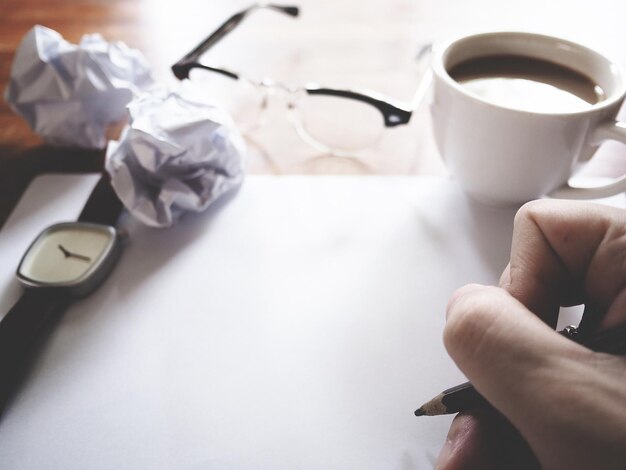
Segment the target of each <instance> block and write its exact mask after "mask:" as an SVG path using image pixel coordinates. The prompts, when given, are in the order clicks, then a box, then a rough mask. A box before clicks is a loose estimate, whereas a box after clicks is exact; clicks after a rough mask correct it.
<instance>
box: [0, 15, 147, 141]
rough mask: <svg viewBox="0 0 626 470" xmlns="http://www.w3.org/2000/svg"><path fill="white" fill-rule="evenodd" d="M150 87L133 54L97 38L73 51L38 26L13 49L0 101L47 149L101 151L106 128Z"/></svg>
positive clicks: (141, 59) (71, 46) (84, 40)
mask: <svg viewBox="0 0 626 470" xmlns="http://www.w3.org/2000/svg"><path fill="white" fill-rule="evenodd" d="M152 83H153V81H152V78H151V75H150V68H149V65H148V63H147V62H146V60H145V58H144V56H143V55H142V54H141V52H139V51H138V50H136V49H131V48H129V47H127V46H126V45H125V44H124V43H122V42H114V43H108V42H106V41H105V40H104V39H103V38H102V37H101V36H100V35H99V34H92V35H85V36H83V38H82V39H81V41H80V44H78V45H75V44H71V43H69V42H67V41H66V40H64V39H63V37H62V36H61V35H60V34H59V33H57V32H56V31H53V30H51V29H49V28H46V27H43V26H39V25H38V26H35V27H34V28H33V29H31V30H30V31H29V32H28V33H27V34H26V36H25V37H24V39H23V40H22V42H21V44H20V46H19V47H18V49H17V52H16V55H15V59H14V61H13V66H12V67H11V77H10V81H9V86H8V87H7V89H6V91H5V99H6V101H7V103H8V104H9V105H10V106H11V108H12V109H13V111H15V112H16V113H17V114H19V115H20V116H22V117H23V118H24V119H25V120H26V121H27V122H28V124H30V126H31V127H32V129H33V130H34V131H35V132H36V133H37V134H39V135H40V136H41V137H42V138H43V139H44V140H46V141H47V142H49V143H51V144H55V145H68V146H80V147H86V148H104V147H105V146H106V142H107V139H106V130H107V125H109V124H111V123H116V122H118V121H121V120H122V119H123V118H124V117H125V115H126V110H125V107H126V104H128V102H129V101H130V100H131V99H132V97H133V95H134V94H135V93H136V92H138V91H139V90H141V89H144V88H146V87H148V86H150V85H151V84H152Z"/></svg>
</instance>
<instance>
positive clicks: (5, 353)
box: [0, 289, 70, 412]
mask: <svg viewBox="0 0 626 470" xmlns="http://www.w3.org/2000/svg"><path fill="white" fill-rule="evenodd" d="M69 300H70V299H69V296H68V295H67V294H65V293H64V292H63V291H58V290H56V291H53V290H49V289H27V290H25V291H24V293H23V294H22V296H21V297H20V299H19V300H18V301H17V303H16V304H15V305H14V306H13V307H12V308H11V310H9V313H7V314H6V315H5V316H4V318H3V319H2V321H1V322H0V412H1V410H2V409H4V405H5V403H6V401H7V398H8V397H9V395H10V394H11V392H12V390H13V388H14V387H15V384H16V382H17V381H19V379H20V376H21V372H22V371H23V370H24V369H25V366H26V365H27V364H28V362H29V359H30V357H31V356H30V353H31V351H34V350H35V349H36V348H34V346H35V345H36V344H37V342H38V339H39V338H40V337H41V335H42V333H43V332H44V331H46V328H45V326H46V324H47V323H51V322H53V321H54V319H55V318H57V317H58V315H59V314H60V313H61V312H62V311H63V310H64V309H65V308H66V307H67V305H68V304H69Z"/></svg>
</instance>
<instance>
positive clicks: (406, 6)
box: [0, 0, 626, 225]
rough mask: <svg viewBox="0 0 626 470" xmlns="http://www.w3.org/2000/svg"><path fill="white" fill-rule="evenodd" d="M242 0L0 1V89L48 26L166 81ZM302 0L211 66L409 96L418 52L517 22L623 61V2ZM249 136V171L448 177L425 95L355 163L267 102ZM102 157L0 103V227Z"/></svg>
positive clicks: (609, 155) (259, 17)
mask: <svg viewBox="0 0 626 470" xmlns="http://www.w3.org/2000/svg"><path fill="white" fill-rule="evenodd" d="M249 4H250V2H249V1H240V0H236V1H235V0H228V1H227V0H208V1H207V0H204V1H200V0H177V1H175V2H170V1H165V0H91V1H82V2H79V1H72V0H64V1H54V2H52V1H49V0H2V7H1V11H2V15H1V16H0V88H2V89H4V88H5V87H6V84H7V81H8V77H9V72H10V67H11V62H12V59H13V55H14V52H15V49H16V47H17V46H18V44H19V42H20V40H21V38H22V37H23V35H24V34H25V33H26V32H27V31H28V30H29V29H30V28H31V27H32V26H33V25H35V24H42V25H45V26H48V27H50V28H52V29H55V30H56V31H58V32H60V33H61V34H62V35H63V36H64V37H65V38H66V39H67V40H69V41H71V42H78V41H79V40H80V38H81V36H82V35H83V34H86V33H91V32H99V33H101V34H102V35H103V36H104V37H105V38H106V39H107V40H122V41H124V42H126V43H127V44H129V45H130V46H133V47H136V48H139V49H141V50H142V51H143V52H144V53H145V54H146V56H147V58H148V59H149V61H150V62H151V64H152V65H153V68H154V71H155V76H156V78H157V79H158V80H159V81H162V82H165V83H174V81H175V79H174V78H173V76H172V74H171V72H170V69H169V67H170V66H171V65H172V64H173V63H174V62H175V61H176V60H177V59H179V58H180V57H181V56H182V55H183V54H184V53H185V52H187V51H188V50H189V49H190V48H191V47H192V46H194V45H195V44H197V43H198V42H199V41H200V40H201V39H203V38H204V37H205V36H206V35H207V34H208V33H209V32H211V31H212V30H213V29H215V28H216V27H217V26H218V25H219V24H220V23H221V22H223V21H224V20H225V19H226V18H227V17H228V16H230V15H231V14H232V13H234V12H236V11H238V10H240V9H243V8H244V7H246V6H248V5H249ZM298 5H299V6H300V7H301V14H300V17H299V18H297V19H292V18H288V17H276V16H275V14H273V13H266V12H259V13H258V14H255V15H253V16H252V17H251V18H249V19H248V20H246V22H245V24H244V25H242V26H241V28H240V30H237V31H236V32H235V33H234V34H233V35H232V37H229V38H227V39H226V40H225V41H224V42H223V44H220V45H219V46H218V47H216V48H215V49H214V50H212V51H211V52H210V57H211V61H212V63H219V64H223V65H227V66H228V67H230V68H234V69H236V70H240V71H245V73H247V74H250V75H253V76H255V77H259V78H263V77H268V76H269V77H273V78H276V79H280V80H282V81H287V82H290V83H305V82H309V81H314V82H318V83H321V84H326V85H333V86H337V85H338V86H349V87H351V88H355V87H356V88H368V89H373V90H376V91H379V92H381V93H384V94H386V95H389V96H391V97H395V98H397V99H400V100H405V101H409V100H410V99H411V98H412V96H413V93H414V91H415V89H416V87H417V85H418V83H419V79H420V76H421V71H420V70H419V68H418V67H416V64H415V62H414V57H415V53H416V51H417V50H418V48H419V47H420V46H421V45H424V44H429V43H433V42H437V41H440V40H443V39H445V38H448V37H450V36H453V35H456V34H463V33H467V32H475V31H481V30H496V29H523V30H531V31H537V32H544V33H548V34H553V35H560V36H563V37H567V38H569V39H573V40H577V41H580V42H583V43H585V44H588V45H590V46H591V47H595V48H598V49H599V50H601V51H603V52H605V53H607V54H609V55H610V56H612V57H614V58H615V59H616V60H617V61H618V62H620V63H621V64H624V65H626V28H624V25H623V21H624V20H623V18H625V17H626V4H625V3H623V2H620V1H617V0H596V1H594V2H589V1H586V0H569V1H554V2H545V1H544V0H529V1H525V2H515V3H511V2H501V1H496V0H478V1H473V2H462V1H446V2H441V1H434V0H359V1H357V0H342V1H340V2H337V1H330V0H301V1H300V2H298ZM273 15H274V16H273ZM279 16H280V15H279ZM249 142H250V155H249V161H248V168H249V171H250V172H251V173H270V174H298V173H300V174H302V173H305V174H333V173H359V174H362V173H370V174H371V173H374V174H444V173H445V170H444V167H443V165H442V163H441V161H440V159H439V157H438V154H437V151H436V149H435V148H434V145H433V142H432V139H431V133H430V123H429V117H428V110H427V106H424V104H423V103H422V105H421V106H419V107H418V108H417V109H416V111H415V113H414V116H413V118H412V120H411V122H410V124H409V125H407V126H403V127H401V128H395V129H393V130H389V131H388V132H387V133H386V135H385V137H384V139H383V141H382V142H381V143H380V145H378V146H377V147H376V148H373V149H369V150H367V151H366V152H362V153H359V154H356V155H355V158H354V159H346V158H338V157H333V156H329V155H324V154H320V152H318V151H316V150H315V149H312V148H311V147H309V146H307V144H305V143H303V142H301V140H300V139H299V138H298V137H297V136H296V134H295V132H294V131H293V128H292V127H291V126H290V125H289V123H288V121H287V119H285V112H284V109H282V108H277V109H272V110H271V112H270V113H269V119H268V122H267V123H266V124H265V126H264V128H262V129H260V130H258V131H257V132H255V134H254V135H253V136H252V138H251V139H250V141H249ZM606 147H607V148H605V149H603V150H602V151H601V153H602V154H603V155H602V156H603V157H604V158H603V159H601V160H602V162H603V163H602V164H599V165H597V168H599V169H596V171H597V172H598V173H599V174H605V173H616V172H622V171H624V170H626V165H625V164H624V163H622V160H626V159H624V156H625V155H626V151H625V150H624V149H623V148H621V147H619V146H617V145H615V146H613V145H608V146H606ZM103 158H104V152H102V151H85V150H77V149H59V148H52V147H50V146H47V145H44V144H43V143H42V141H41V140H40V139H39V138H38V137H37V136H35V135H34V134H33V133H32V131H31V130H30V129H29V128H28V126H27V125H26V124H25V122H24V121H23V120H22V119H21V118H19V117H16V116H15V115H14V114H13V113H12V111H11V110H10V109H9V107H8V106H7V105H6V104H5V103H4V102H2V103H0V165H1V168H2V170H1V171H0V225H1V224H2V223H3V222H4V220H5V219H6V216H7V214H8V210H9V208H10V207H12V206H13V204H14V202H15V200H16V198H18V197H19V195H20V194H21V193H22V191H23V189H24V187H25V185H26V184H27V183H28V182H29V181H30V180H31V178H32V177H33V175H35V174H39V173H42V172H50V171H65V172H68V171H69V172H84V171H94V170H99V169H100V168H101V167H102V162H103ZM599 161H600V159H599ZM607 162H608V163H607Z"/></svg>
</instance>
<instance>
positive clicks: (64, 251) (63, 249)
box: [57, 244, 71, 258]
mask: <svg viewBox="0 0 626 470" xmlns="http://www.w3.org/2000/svg"><path fill="white" fill-rule="evenodd" d="M57 246H58V247H59V250H61V251H62V252H63V254H64V255H65V257H66V258H68V257H69V256H70V254H71V253H70V252H69V251H67V250H66V249H65V248H63V245H61V244H59V245H57Z"/></svg>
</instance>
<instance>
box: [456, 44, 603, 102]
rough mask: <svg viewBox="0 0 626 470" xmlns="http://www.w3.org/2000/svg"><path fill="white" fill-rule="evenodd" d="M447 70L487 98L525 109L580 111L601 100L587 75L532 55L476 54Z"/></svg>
mask: <svg viewBox="0 0 626 470" xmlns="http://www.w3.org/2000/svg"><path fill="white" fill-rule="evenodd" d="M448 73H449V74H450V76H451V77H452V78H453V79H454V80H456V81H457V82H459V83H460V84H461V85H463V86H464V87H465V88H466V89H467V90H468V91H470V92H471V93H473V94H475V95H477V96H479V97H481V98H483V99H485V100H486V101H489V102H492V103H494V104H498V105H502V106H506V107H512V108H516V109H522V110H527V111H536V112H573V111H580V110H583V109H586V108H588V107H589V106H590V105H593V104H595V103H598V102H599V101H602V100H603V99H604V92H603V90H602V89H601V88H600V87H599V86H598V85H597V84H596V83H594V81H593V80H591V79H590V78H589V77H587V76H585V75H583V74H582V73H579V72H577V71H575V70H572V69H570V68H568V67H564V66H562V65H559V64H556V63H554V62H549V61H546V60H541V59H535V58H531V57H525V56H516V55H492V56H484V57H477V58H473V59H469V60H466V61H463V62H460V63H458V64H456V65H454V66H453V67H451V68H450V69H449V71H448Z"/></svg>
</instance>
